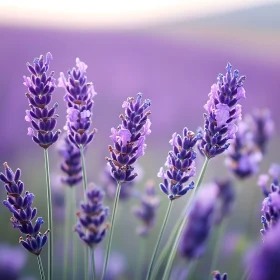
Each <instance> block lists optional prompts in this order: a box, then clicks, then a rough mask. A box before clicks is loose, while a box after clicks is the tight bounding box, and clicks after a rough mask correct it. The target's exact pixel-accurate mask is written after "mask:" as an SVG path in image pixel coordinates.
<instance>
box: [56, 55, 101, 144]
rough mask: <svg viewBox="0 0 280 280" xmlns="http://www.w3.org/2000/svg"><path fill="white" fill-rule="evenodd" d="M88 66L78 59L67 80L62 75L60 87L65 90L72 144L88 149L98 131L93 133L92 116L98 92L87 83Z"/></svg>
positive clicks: (69, 135) (67, 124) (67, 123)
mask: <svg viewBox="0 0 280 280" xmlns="http://www.w3.org/2000/svg"><path fill="white" fill-rule="evenodd" d="M86 69H87V65H86V64H85V63H84V62H82V61H80V59H79V58H77V59H76V67H74V68H73V69H72V70H69V71H68V79H67V80H66V78H65V76H64V74H63V73H60V78H59V79H58V87H63V88H64V89H65V92H66V94H65V97H64V100H65V102H66V104H67V122H66V126H65V128H66V130H67V132H68V137H69V140H70V142H71V143H73V144H74V145H75V146H77V147H80V146H82V147H83V148H84V147H86V146H87V145H88V144H89V143H90V142H91V141H92V139H93V137H94V135H95V133H96V131H97V130H96V129H93V130H92V131H91V132H90V131H89V130H90V125H91V122H92V121H91V116H92V107H93V104H94V101H93V97H94V96H95V95H96V92H95V91H94V88H93V83H90V82H88V81H87V76H86Z"/></svg>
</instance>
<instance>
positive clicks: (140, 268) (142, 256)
mask: <svg viewBox="0 0 280 280" xmlns="http://www.w3.org/2000/svg"><path fill="white" fill-rule="evenodd" d="M140 239H141V240H140V244H139V245H140V249H139V260H138V264H137V270H136V278H135V279H142V272H143V266H144V265H143V264H144V260H145V254H146V245H147V244H146V243H147V241H146V237H145V236H140Z"/></svg>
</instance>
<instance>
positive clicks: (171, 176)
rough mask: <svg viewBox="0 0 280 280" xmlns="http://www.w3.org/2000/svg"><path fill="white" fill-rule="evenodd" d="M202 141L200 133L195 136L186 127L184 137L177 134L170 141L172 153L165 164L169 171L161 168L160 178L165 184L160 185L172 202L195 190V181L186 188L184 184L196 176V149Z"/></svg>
mask: <svg viewBox="0 0 280 280" xmlns="http://www.w3.org/2000/svg"><path fill="white" fill-rule="evenodd" d="M200 139H201V134H200V133H198V134H197V135H195V133H194V132H192V131H191V130H188V129H187V128H186V127H185V128H184V129H183V135H182V136H181V135H179V134H177V133H176V132H175V133H174V134H173V135H172V139H171V140H170V141H169V143H170V144H171V146H172V151H170V152H169V153H168V156H167V160H166V163H165V166H166V167H167V169H168V170H167V171H166V172H164V169H163V167H161V168H160V170H159V173H158V177H159V178H161V179H162V180H163V183H161V184H160V189H161V190H162V192H163V193H165V194H166V195H168V198H169V199H170V200H173V199H177V198H179V197H181V196H183V195H185V194H186V193H187V192H188V191H189V190H191V189H193V188H194V182H193V181H192V182H191V183H190V184H189V185H187V186H184V184H185V183H187V182H188V180H189V179H190V178H192V177H194V176H195V172H196V168H195V161H194V160H195V158H196V152H195V151H194V147H195V145H196V143H197V141H198V140H200Z"/></svg>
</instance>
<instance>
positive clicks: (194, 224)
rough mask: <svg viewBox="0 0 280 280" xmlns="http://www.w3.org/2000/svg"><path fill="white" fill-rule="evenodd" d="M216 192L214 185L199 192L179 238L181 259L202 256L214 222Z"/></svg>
mask: <svg viewBox="0 0 280 280" xmlns="http://www.w3.org/2000/svg"><path fill="white" fill-rule="evenodd" d="M218 192H219V190H218V188H217V186H216V185H215V184H212V185H210V186H207V187H205V188H201V189H200V190H199V192H198V195H197V197H196V200H195V201H194V203H193V206H192V209H191V212H190V215H189V219H188V222H187V224H186V227H185V229H184V231H183V234H182V237H181V242H180V246H179V253H180V255H181V256H182V257H185V258H188V259H195V258H199V257H200V256H201V255H202V254H203V252H204V250H205V242H206V240H207V237H208V236H209V233H210V230H211V227H212V225H213V221H214V214H215V207H216V201H217V197H218Z"/></svg>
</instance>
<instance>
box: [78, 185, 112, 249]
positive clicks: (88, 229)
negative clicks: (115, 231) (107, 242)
mask: <svg viewBox="0 0 280 280" xmlns="http://www.w3.org/2000/svg"><path fill="white" fill-rule="evenodd" d="M89 189H90V190H89V191H87V202H86V203H85V202H82V203H81V211H80V212H78V213H77V216H78V218H79V221H78V224H77V226H76V228H75V231H76V232H77V233H78V234H79V236H80V238H81V239H82V240H83V241H84V242H85V243H86V244H87V245H88V246H90V247H92V246H94V245H97V244H98V243H100V242H101V241H102V240H103V239H104V237H105V235H106V232H107V229H108V227H109V224H108V223H106V218H107V217H108V214H109V209H108V207H104V205H103V198H104V193H103V192H102V191H101V190H100V189H98V188H96V187H94V188H93V186H91V187H89Z"/></svg>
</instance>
